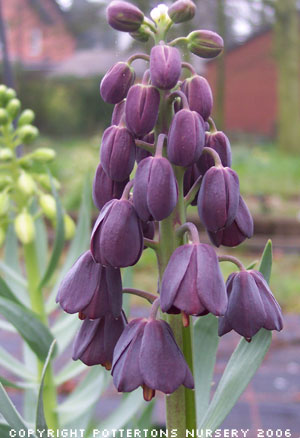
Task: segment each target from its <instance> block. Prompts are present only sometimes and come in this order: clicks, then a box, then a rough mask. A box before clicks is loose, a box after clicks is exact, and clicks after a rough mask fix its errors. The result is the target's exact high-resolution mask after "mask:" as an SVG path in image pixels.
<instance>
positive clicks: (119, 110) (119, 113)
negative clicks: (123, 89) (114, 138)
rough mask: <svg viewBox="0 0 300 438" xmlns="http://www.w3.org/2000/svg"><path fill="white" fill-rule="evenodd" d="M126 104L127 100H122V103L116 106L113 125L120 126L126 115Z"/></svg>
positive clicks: (112, 118) (112, 120) (112, 119)
mask: <svg viewBox="0 0 300 438" xmlns="http://www.w3.org/2000/svg"><path fill="white" fill-rule="evenodd" d="M125 104H126V99H124V100H122V101H121V102H119V103H117V104H116V105H115V106H114V110H113V113H112V116H111V124H112V125H119V124H120V122H121V120H122V118H123V116H124V115H125Z"/></svg>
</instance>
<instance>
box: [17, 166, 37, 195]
mask: <svg viewBox="0 0 300 438" xmlns="http://www.w3.org/2000/svg"><path fill="white" fill-rule="evenodd" d="M17 186H18V188H19V190H20V191H21V192H22V193H23V194H24V195H25V196H31V195H33V194H34V192H35V191H36V184H35V182H34V179H33V178H32V176H31V175H29V174H28V173H26V172H22V173H21V175H20V176H19V178H18V181H17Z"/></svg>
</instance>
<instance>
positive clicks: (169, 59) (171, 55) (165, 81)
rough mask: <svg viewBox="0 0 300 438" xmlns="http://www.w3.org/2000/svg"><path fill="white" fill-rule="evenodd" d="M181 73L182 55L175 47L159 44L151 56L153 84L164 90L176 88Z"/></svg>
mask: <svg viewBox="0 0 300 438" xmlns="http://www.w3.org/2000/svg"><path fill="white" fill-rule="evenodd" d="M180 73H181V58H180V53H179V51H178V50H177V49H176V48H175V47H171V46H168V45H166V44H158V45H157V46H154V47H152V49H151V54H150V76H151V83H152V84H153V85H154V86H155V87H158V88H160V89H162V90H171V88H173V87H175V85H176V84H177V81H178V79H179V77H180Z"/></svg>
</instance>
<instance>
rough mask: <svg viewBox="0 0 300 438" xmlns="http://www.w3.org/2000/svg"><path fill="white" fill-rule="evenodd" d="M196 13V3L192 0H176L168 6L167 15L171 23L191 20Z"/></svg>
mask: <svg viewBox="0 0 300 438" xmlns="http://www.w3.org/2000/svg"><path fill="white" fill-rule="evenodd" d="M195 13H196V5H195V3H194V2H192V0H177V1H176V2H175V3H173V4H172V5H171V6H170V7H169V8H168V15H169V17H170V18H171V20H172V21H173V23H183V22H184V21H189V20H191V19H192V18H193V17H194V15H195Z"/></svg>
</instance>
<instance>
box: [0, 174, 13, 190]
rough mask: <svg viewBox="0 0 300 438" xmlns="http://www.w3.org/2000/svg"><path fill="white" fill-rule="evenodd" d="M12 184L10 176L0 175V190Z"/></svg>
mask: <svg viewBox="0 0 300 438" xmlns="http://www.w3.org/2000/svg"><path fill="white" fill-rule="evenodd" d="M12 183H13V179H12V177H11V176H10V175H0V190H3V189H4V188H5V187H7V186H9V185H10V184H12Z"/></svg>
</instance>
